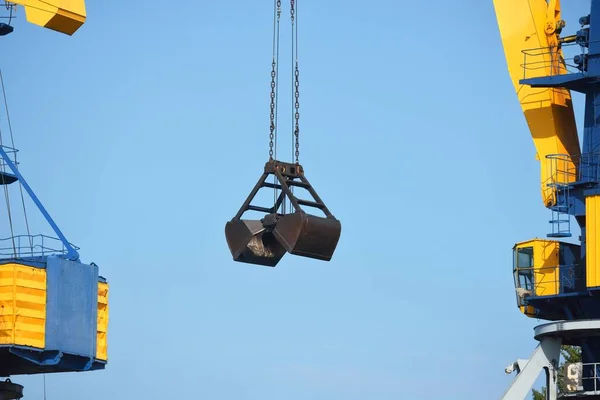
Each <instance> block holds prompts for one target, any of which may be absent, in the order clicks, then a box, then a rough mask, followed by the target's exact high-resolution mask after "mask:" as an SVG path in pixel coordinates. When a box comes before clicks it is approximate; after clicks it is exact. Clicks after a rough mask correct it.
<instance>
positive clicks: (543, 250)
mask: <svg viewBox="0 0 600 400" xmlns="http://www.w3.org/2000/svg"><path fill="white" fill-rule="evenodd" d="M515 248H516V249H517V251H518V250H519V249H527V248H529V249H532V250H533V262H532V263H531V265H525V266H520V265H517V269H518V270H520V271H521V272H524V273H527V272H529V273H530V276H531V281H532V284H533V288H529V289H533V290H532V292H531V295H533V296H553V295H556V294H559V290H560V275H559V273H560V272H559V251H560V242H558V241H556V240H546V239H533V240H528V241H526V242H521V243H517V244H516V245H515ZM520 308H521V311H522V312H523V313H525V314H527V315H530V314H533V310H532V309H531V307H529V309H525V308H524V307H523V306H521V307H520Z"/></svg>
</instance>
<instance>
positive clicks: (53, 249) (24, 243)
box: [0, 235, 79, 258]
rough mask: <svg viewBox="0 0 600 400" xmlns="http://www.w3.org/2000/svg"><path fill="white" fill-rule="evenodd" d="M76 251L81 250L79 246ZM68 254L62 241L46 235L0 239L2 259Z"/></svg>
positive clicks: (0, 255) (75, 247)
mask: <svg viewBox="0 0 600 400" xmlns="http://www.w3.org/2000/svg"><path fill="white" fill-rule="evenodd" d="M71 246H73V248H74V249H75V250H79V248H78V247H77V246H74V245H72V244H71ZM60 254H67V248H66V247H65V246H64V244H63V243H62V241H61V240H60V239H58V238H54V237H51V236H46V235H16V236H11V237H8V238H4V239H0V257H3V258H28V257H44V256H50V255H60Z"/></svg>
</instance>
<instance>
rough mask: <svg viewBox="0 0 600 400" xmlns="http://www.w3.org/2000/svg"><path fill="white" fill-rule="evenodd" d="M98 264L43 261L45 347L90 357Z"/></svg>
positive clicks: (93, 352) (92, 353)
mask: <svg viewBox="0 0 600 400" xmlns="http://www.w3.org/2000/svg"><path fill="white" fill-rule="evenodd" d="M97 318H98V266H96V265H95V264H93V265H87V264H82V263H80V262H76V261H70V260H65V259H62V258H59V257H55V256H51V257H48V261H47V264H46V348H47V349H51V350H60V351H62V352H64V353H69V354H73V355H78V356H82V357H87V358H91V359H93V358H94V357H95V355H96V333H97V332H96V321H97Z"/></svg>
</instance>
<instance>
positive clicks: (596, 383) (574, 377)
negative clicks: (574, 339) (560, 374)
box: [563, 362, 600, 398]
mask: <svg viewBox="0 0 600 400" xmlns="http://www.w3.org/2000/svg"><path fill="white" fill-rule="evenodd" d="M574 367H575V368H574ZM564 368H565V371H564V376H565V385H564V386H565V388H564V389H565V390H564V391H565V393H563V397H567V398H568V397H572V396H573V395H575V396H577V395H580V394H582V393H585V395H586V396H589V395H599V394H600V363H581V362H578V363H570V364H566V365H565V366H564Z"/></svg>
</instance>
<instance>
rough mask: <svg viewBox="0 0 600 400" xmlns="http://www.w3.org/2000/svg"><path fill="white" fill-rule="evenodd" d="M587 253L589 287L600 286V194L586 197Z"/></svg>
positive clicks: (586, 268) (586, 263) (586, 264)
mask: <svg viewBox="0 0 600 400" xmlns="http://www.w3.org/2000/svg"><path fill="white" fill-rule="evenodd" d="M585 215H586V220H585V228H586V229H585V231H586V240H585V246H586V255H585V276H586V286H587V287H588V288H592V287H598V286H600V264H599V261H600V257H599V254H598V252H599V251H600V235H599V234H598V233H599V232H600V195H596V196H589V197H586V199H585Z"/></svg>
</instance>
